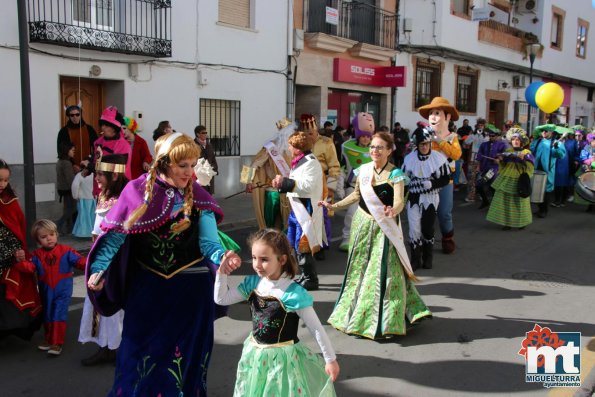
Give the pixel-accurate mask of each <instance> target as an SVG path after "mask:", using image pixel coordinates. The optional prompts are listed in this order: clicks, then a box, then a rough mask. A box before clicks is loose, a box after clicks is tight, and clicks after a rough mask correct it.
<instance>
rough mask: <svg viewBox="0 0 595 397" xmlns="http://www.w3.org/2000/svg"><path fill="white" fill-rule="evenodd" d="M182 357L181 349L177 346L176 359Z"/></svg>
mask: <svg viewBox="0 0 595 397" xmlns="http://www.w3.org/2000/svg"><path fill="white" fill-rule="evenodd" d="M181 355H182V353H181V352H180V348H179V347H178V346H176V352H175V353H174V356H176V358H180V356H181Z"/></svg>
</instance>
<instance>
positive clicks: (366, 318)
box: [0, 97, 595, 396]
mask: <svg viewBox="0 0 595 397" xmlns="http://www.w3.org/2000/svg"><path fill="white" fill-rule="evenodd" d="M65 110H66V116H67V119H68V122H67V124H66V125H65V126H64V128H62V129H61V130H60V132H59V134H58V145H57V149H58V162H57V163H56V176H57V190H58V193H59V196H60V200H61V202H63V215H62V217H61V218H60V219H59V220H58V221H56V222H53V221H51V220H48V219H39V220H36V222H35V223H34V224H33V227H32V230H26V227H25V218H24V215H23V212H22V210H21V208H20V206H19V203H18V200H17V198H16V195H15V192H14V190H13V188H12V187H11V184H10V177H11V170H10V165H9V164H7V163H6V162H4V161H3V160H0V314H1V316H0V336H6V335H10V334H13V335H16V336H19V337H21V338H23V339H28V340H29V339H31V338H32V336H33V335H34V334H35V333H36V331H37V330H38V329H39V328H40V327H41V326H43V330H44V332H43V338H42V339H41V340H40V342H39V343H38V346H37V347H38V349H39V350H41V351H44V352H47V354H49V355H52V356H56V357H57V356H59V355H60V354H61V353H62V349H63V347H64V342H65V334H66V326H67V321H68V318H67V317H68V306H69V304H70V300H71V297H72V293H73V269H74V268H78V269H84V270H85V280H86V285H87V292H88V293H87V296H86V298H85V302H84V307H83V314H82V319H81V325H80V330H79V341H80V342H83V343H87V342H92V343H95V344H97V345H98V350H97V352H95V353H94V354H93V355H92V356H91V357H87V358H84V359H83V360H82V364H83V365H96V364H100V363H105V362H115V364H116V370H115V376H114V381H113V386H112V388H111V391H110V393H109V395H110V396H111V395H113V396H132V395H142V396H148V395H163V396H170V395H206V393H207V369H208V365H209V360H210V357H211V351H212V347H213V338H214V321H215V319H217V318H219V317H221V316H224V315H225V314H226V306H228V305H231V304H234V303H239V302H244V301H247V302H248V304H249V307H250V311H251V318H252V329H251V330H250V331H248V330H246V333H247V334H248V336H247V338H246V340H245V342H244V346H243V350H242V355H241V358H240V361H239V363H238V366H237V374H236V379H235V390H234V395H236V396H265V395H266V396H269V395H278V396H298V395H309V396H334V395H335V391H334V387H333V382H334V381H335V380H336V379H337V378H338V377H339V376H340V366H339V363H338V362H337V357H336V354H335V352H334V349H333V346H332V343H331V339H332V338H330V337H329V335H328V334H327V332H326V331H325V329H324V328H323V326H322V324H321V321H320V319H319V317H318V315H317V314H316V312H315V311H314V306H313V298H312V296H311V295H310V293H309V292H308V291H313V290H317V289H318V287H319V279H318V271H317V267H318V266H319V264H320V263H321V262H322V261H324V260H325V251H327V250H328V249H329V246H330V241H331V235H330V231H331V228H330V226H331V222H332V218H333V215H334V214H335V213H337V212H338V211H344V224H343V229H342V241H341V243H340V244H339V249H340V250H341V251H344V252H347V262H346V268H345V275H344V279H343V282H342V285H341V288H340V290H339V294H338V296H337V300H336V304H335V306H334V309H333V311H332V313H331V315H330V317H329V318H328V319H323V321H324V322H328V323H329V324H330V325H331V326H332V327H333V328H335V329H336V330H338V331H340V332H343V333H345V334H348V335H353V336H354V337H357V338H366V339H371V340H381V339H386V338H391V337H393V336H396V335H405V334H406V333H407V331H408V330H409V329H410V327H411V326H412V325H415V324H417V323H419V322H420V321H422V320H424V319H429V318H431V317H432V312H431V311H430V309H429V308H428V307H427V306H426V304H425V303H424V301H423V298H422V296H421V295H420V294H419V292H418V290H417V289H416V287H415V283H416V281H417V277H416V272H417V271H418V270H419V269H432V267H433V266H434V262H435V261H434V251H435V250H434V243H435V240H436V239H439V241H440V249H441V251H442V252H443V253H444V254H453V253H454V252H455V250H456V243H455V230H456V228H455V222H454V220H453V216H452V210H453V202H454V192H455V191H461V190H465V201H467V202H469V203H473V202H475V201H476V199H477V198H479V199H480V205H479V206H478V208H479V209H480V210H483V209H487V212H486V215H485V216H486V219H487V221H489V222H492V223H495V224H497V225H500V226H501V227H502V229H503V230H510V229H519V230H522V229H524V228H526V227H528V226H530V225H531V223H532V222H533V215H535V216H537V217H539V218H545V217H547V215H548V211H549V210H550V207H563V206H565V205H567V203H569V202H574V203H576V204H583V205H585V208H586V210H587V211H589V212H593V209H594V207H593V205H594V204H593V203H595V197H594V192H595V188H594V187H593V178H592V176H593V175H595V134H594V133H591V132H590V130H589V129H587V128H585V127H584V126H580V125H577V126H572V127H568V126H562V125H557V124H543V125H540V126H537V127H536V128H535V130H534V131H532V132H529V131H525V130H523V129H522V128H521V127H520V126H519V125H515V123H514V122H513V121H507V122H506V123H505V126H504V129H503V131H500V130H499V129H498V128H496V127H495V126H494V125H493V124H488V123H487V122H486V120H484V119H482V118H479V119H477V120H476V124H475V127H472V126H471V125H470V124H469V120H467V119H465V120H463V123H462V126H461V127H460V128H457V127H456V124H455V122H457V121H458V120H459V113H458V111H457V109H456V108H455V107H454V106H453V105H451V104H450V103H449V102H448V100H446V99H444V98H441V97H436V98H434V99H433V100H432V101H431V103H429V104H427V105H425V106H422V107H420V108H419V114H420V121H419V122H418V123H417V125H416V126H415V128H411V129H406V128H403V127H402V126H401V125H400V123H395V125H394V129H393V130H392V131H390V130H389V128H387V127H384V126H383V127H379V128H376V126H375V123H374V118H373V117H372V115H371V114H368V113H365V112H360V113H356V114H355V115H354V117H353V120H352V124H351V125H350V126H349V128H347V129H345V130H343V128H341V127H339V126H337V127H336V128H335V129H334V130H333V124H332V123H330V122H326V123H325V124H324V126H323V128H322V129H319V128H318V123H317V121H316V117H315V116H313V115H311V114H303V115H301V116H300V118H299V121H298V122H296V123H292V122H290V121H289V120H287V119H283V120H280V121H279V122H278V123H277V125H276V127H277V132H276V134H274V136H272V137H271V139H270V140H267V142H265V143H264V145H263V146H262V149H261V150H260V151H259V152H258V153H257V154H256V156H255V157H254V158H253V161H252V163H251V164H250V166H245V167H244V169H243V170H242V173H241V176H240V178H241V181H242V183H244V184H245V185H246V188H245V189H246V192H248V193H251V195H252V202H253V206H254V211H255V214H256V218H257V221H258V229H259V230H258V231H256V232H254V233H253V234H252V235H251V236H250V238H249V241H248V246H249V248H250V250H251V258H252V267H253V270H254V274H252V275H249V276H246V277H245V278H244V279H243V280H242V281H241V283H239V285H231V286H230V285H229V283H228V276H229V275H230V274H232V273H233V272H234V271H235V270H237V269H238V268H239V267H240V265H241V259H240V257H239V255H238V252H239V248H240V247H239V245H238V244H237V243H236V242H234V241H233V240H232V239H231V238H230V237H229V236H227V235H225V234H224V233H222V232H221V231H219V230H218V226H217V225H218V224H219V223H220V222H221V220H222V219H223V216H224V214H223V212H222V210H221V208H220V206H219V205H218V204H217V202H216V200H215V199H214V198H213V196H212V195H213V194H214V179H213V178H214V176H215V175H216V173H217V162H216V158H215V151H214V150H213V148H212V147H211V145H210V143H209V140H208V130H207V128H205V127H204V126H197V127H196V128H195V130H194V132H195V136H194V137H190V136H188V135H185V134H183V133H179V132H175V131H173V129H172V127H171V125H170V123H169V122H168V121H163V122H161V123H159V126H158V128H157V129H156V130H155V132H154V134H153V139H154V140H155V148H154V155H152V154H151V151H149V149H148V144H147V142H146V141H145V140H144V139H143V138H141V137H140V136H138V135H136V133H135V131H136V126H137V124H136V121H135V120H134V119H132V118H128V117H123V115H121V114H120V113H119V112H118V110H117V109H116V108H115V107H108V108H106V109H105V110H104V111H103V113H102V115H101V118H100V120H99V125H100V127H101V131H100V133H99V134H97V133H96V131H95V130H94V129H93V128H92V127H91V126H90V125H89V124H87V123H85V121H84V120H83V118H82V109H81V107H80V106H76V105H73V106H69V107H67V108H66V109H65ZM532 203H536V204H537V205H536V206H535V207H536V209H537V211H536V212H535V213H533V212H532ZM75 215H76V216H75ZM405 220H406V222H404V221H405ZM436 222H438V225H439V234H438V235H437V233H436V231H435V223H436ZM404 225H406V229H407V238H405V235H404V232H403V229H404V227H403V226H404ZM28 233H30V234H31V236H32V237H33V239H34V240H35V241H36V242H37V244H38V247H37V248H36V249H33V247H27V237H26V236H27V234H28ZM70 233H72V234H73V235H74V236H77V237H81V238H90V239H92V240H93V245H92V248H91V250H90V252H89V254H88V255H87V256H86V257H85V256H83V255H81V254H80V253H78V252H77V251H76V250H74V249H73V248H71V247H69V246H67V245H64V244H60V242H59V237H60V234H70ZM300 320H301V321H303V323H304V324H305V325H306V327H307V328H308V330H309V331H310V333H311V334H312V335H313V337H314V339H315V340H316V342H317V344H318V346H319V348H320V351H321V353H322V355H318V354H313V353H312V351H311V350H310V349H309V347H307V346H306V345H305V344H304V343H301V342H300V341H299V338H298V335H297V334H298V325H299V322H300ZM254 363H261V364H260V365H255V364H254ZM271 373H274V374H276V375H275V376H273V377H271V376H270V374H271Z"/></svg>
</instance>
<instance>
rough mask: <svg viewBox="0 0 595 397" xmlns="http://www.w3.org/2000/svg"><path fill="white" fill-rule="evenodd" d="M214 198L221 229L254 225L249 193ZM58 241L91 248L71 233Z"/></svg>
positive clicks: (86, 248)
mask: <svg viewBox="0 0 595 397" xmlns="http://www.w3.org/2000/svg"><path fill="white" fill-rule="evenodd" d="M215 199H216V201H217V203H218V204H219V206H221V209H222V210H223V222H222V223H221V224H219V229H220V230H221V231H223V232H227V231H230V230H233V229H238V228H241V227H245V226H251V225H256V217H255V215H254V209H253V208H252V195H251V194H247V193H243V194H238V195H237V196H234V197H232V198H229V199H227V200H225V199H223V198H222V197H219V198H215ZM60 243H61V244H66V245H69V246H71V247H72V248H74V249H75V250H77V251H79V252H81V253H83V254H86V253H87V252H88V251H89V249H90V248H91V239H90V238H78V237H75V236H73V235H68V236H61V237H60Z"/></svg>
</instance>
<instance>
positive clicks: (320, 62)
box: [295, 54, 406, 129]
mask: <svg viewBox="0 0 595 397" xmlns="http://www.w3.org/2000/svg"><path fill="white" fill-rule="evenodd" d="M303 55H310V58H306V59H300V60H299V62H298V65H299V68H298V72H297V76H298V78H297V87H296V106H295V109H296V111H295V113H296V117H299V115H300V114H301V113H312V114H315V115H317V116H319V117H320V123H321V124H322V123H324V122H325V121H330V122H332V123H333V125H334V126H335V127H336V126H341V127H343V128H344V129H347V127H349V125H350V124H351V120H352V119H353V117H354V115H355V114H356V113H358V112H368V113H370V114H372V115H373V117H374V121H375V123H376V125H377V126H381V125H387V126H390V115H391V111H390V109H391V87H403V86H404V85H405V77H406V76H405V68H404V67H394V66H385V65H382V64H375V63H370V62H361V61H357V60H353V59H344V58H330V57H322V56H316V57H314V56H313V55H311V54H303ZM303 55H302V56H303ZM302 56H300V58H302ZM300 73H301V74H300Z"/></svg>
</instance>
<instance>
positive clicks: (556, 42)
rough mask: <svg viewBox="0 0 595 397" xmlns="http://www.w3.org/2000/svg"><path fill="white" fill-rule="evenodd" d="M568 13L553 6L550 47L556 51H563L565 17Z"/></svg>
mask: <svg viewBox="0 0 595 397" xmlns="http://www.w3.org/2000/svg"><path fill="white" fill-rule="evenodd" d="M565 16H566V11H564V10H562V9H561V8H558V7H555V6H552V27H551V32H550V43H551V44H550V46H551V48H553V49H556V50H562V39H563V34H562V33H563V32H564V17H565Z"/></svg>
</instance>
